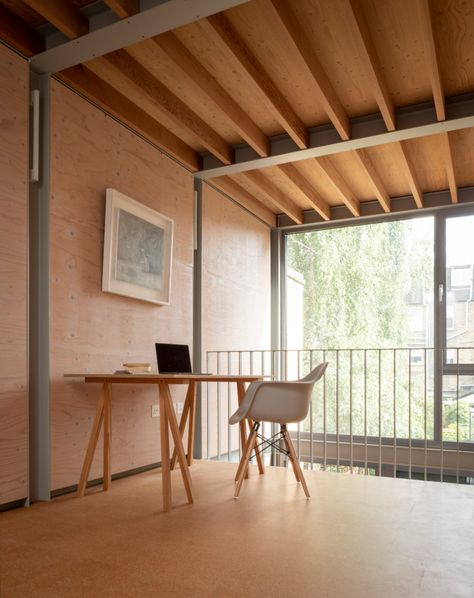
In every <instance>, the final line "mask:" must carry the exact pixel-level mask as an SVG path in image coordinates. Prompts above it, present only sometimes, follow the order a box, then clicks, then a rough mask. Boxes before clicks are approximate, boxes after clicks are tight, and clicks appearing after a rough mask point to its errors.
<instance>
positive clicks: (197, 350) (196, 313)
mask: <svg viewBox="0 0 474 598" xmlns="http://www.w3.org/2000/svg"><path fill="white" fill-rule="evenodd" d="M193 236H194V254H193V256H194V262H193V369H194V371H196V372H200V371H202V369H201V368H202V363H201V356H202V181H201V180H199V179H196V178H195V179H194V235H193ZM201 418H202V391H201V384H198V385H197V389H196V419H195V421H194V451H193V454H194V457H195V458H196V459H202V437H201V434H202V422H201Z"/></svg>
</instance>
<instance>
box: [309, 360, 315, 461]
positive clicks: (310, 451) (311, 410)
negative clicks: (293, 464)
mask: <svg viewBox="0 0 474 598" xmlns="http://www.w3.org/2000/svg"><path fill="white" fill-rule="evenodd" d="M309 369H310V371H312V370H313V351H312V350H310V352H309ZM313 398H314V393H313V394H312V395H311V401H310V403H309V460H310V462H311V471H312V470H313V467H314V442H313Z"/></svg>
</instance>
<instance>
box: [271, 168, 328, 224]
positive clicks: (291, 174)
mask: <svg viewBox="0 0 474 598" xmlns="http://www.w3.org/2000/svg"><path fill="white" fill-rule="evenodd" d="M278 169H279V170H280V171H281V172H282V173H283V174H284V175H285V176H286V177H287V178H288V179H290V181H291V182H292V183H293V185H295V186H296V187H298V189H299V190H300V191H301V192H302V193H303V194H304V195H305V196H306V198H307V199H308V201H309V202H310V204H311V207H312V208H313V209H314V210H316V212H318V214H319V215H320V216H321V217H322V218H324V220H330V219H331V211H330V208H329V205H328V204H327V203H326V202H325V201H324V199H323V198H322V197H321V196H320V195H319V193H317V192H316V190H315V189H314V187H313V185H311V183H310V182H309V181H308V180H307V179H306V178H305V177H304V176H303V175H302V174H301V172H300V171H299V170H298V169H297V168H296V166H295V165H294V164H282V165H281V166H278Z"/></svg>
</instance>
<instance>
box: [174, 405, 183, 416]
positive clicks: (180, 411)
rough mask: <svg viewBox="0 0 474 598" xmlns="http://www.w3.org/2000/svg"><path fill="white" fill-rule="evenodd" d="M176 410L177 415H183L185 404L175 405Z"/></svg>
mask: <svg viewBox="0 0 474 598" xmlns="http://www.w3.org/2000/svg"><path fill="white" fill-rule="evenodd" d="M174 408H175V411H176V414H177V415H179V414H180V413H183V409H184V403H175V404H174Z"/></svg>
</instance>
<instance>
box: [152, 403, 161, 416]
mask: <svg viewBox="0 0 474 598" xmlns="http://www.w3.org/2000/svg"><path fill="white" fill-rule="evenodd" d="M151 417H160V406H159V405H158V404H156V405H152V406H151Z"/></svg>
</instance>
